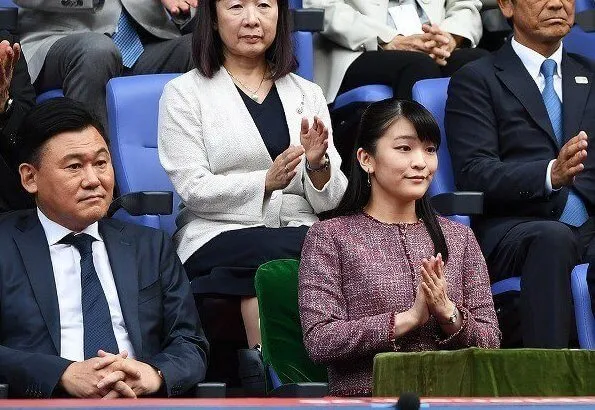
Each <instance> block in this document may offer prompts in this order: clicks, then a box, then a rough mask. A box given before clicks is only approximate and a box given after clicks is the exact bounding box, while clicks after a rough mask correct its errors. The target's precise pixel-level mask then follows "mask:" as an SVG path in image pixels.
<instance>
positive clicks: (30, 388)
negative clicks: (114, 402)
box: [0, 210, 208, 397]
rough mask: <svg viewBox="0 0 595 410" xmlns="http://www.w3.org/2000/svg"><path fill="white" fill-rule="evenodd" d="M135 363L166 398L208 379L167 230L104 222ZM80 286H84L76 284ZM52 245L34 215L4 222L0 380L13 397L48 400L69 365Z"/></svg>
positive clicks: (203, 347)
mask: <svg viewBox="0 0 595 410" xmlns="http://www.w3.org/2000/svg"><path fill="white" fill-rule="evenodd" d="M99 232H100V233H101V235H102V237H103V239H104V241H105V246H106V249H107V253H108V256H109V260H110V265H111V268H112V271H113V275H114V280H115V283H116V287H117V289H118V296H119V299H120V305H121V307H122V313H123V315H124V321H125V323H126V328H127V330H128V336H129V337H130V341H131V343H132V346H133V347H134V350H135V353H136V358H137V360H140V361H143V362H145V363H148V364H151V365H152V366H154V367H156V368H158V369H160V370H161V371H162V373H163V377H164V380H165V386H166V389H167V394H168V396H176V395H180V394H182V393H184V392H186V391H187V390H188V389H189V388H191V387H192V386H194V385H195V384H196V383H197V382H199V381H201V380H202V379H203V378H204V375H205V371H206V366H207V351H208V343H207V341H206V339H205V337H204V334H203V332H202V329H201V324H200V319H199V317H198V312H197V310H196V306H195V304H194V299H193V296H192V293H191V291H190V285H189V282H188V279H187V277H186V273H185V272H184V269H183V267H182V264H181V263H180V260H179V259H178V257H177V255H176V254H175V251H174V249H173V246H172V244H171V241H170V240H169V238H168V237H167V236H166V234H165V233H164V232H161V231H157V230H154V229H151V228H146V227H143V226H137V225H132V224H127V223H123V222H120V221H118V220H115V219H104V220H101V221H100V222H99ZM73 286H78V284H73ZM59 352H60V315H59V310H58V298H57V293H56V286H55V282H54V274H53V271H52V263H51V259H50V252H49V247H48V244H47V239H46V236H45V233H44V231H43V227H42V225H41V223H40V222H39V219H38V218H37V214H36V212H35V210H26V211H16V212H12V213H9V214H6V215H4V216H2V217H0V364H1V365H0V383H8V384H9V396H10V397H50V396H51V395H52V394H54V393H55V390H56V386H57V384H58V382H59V380H60V377H61V375H62V373H63V372H64V370H65V369H66V367H67V366H68V365H69V364H70V363H71V362H69V361H68V360H65V359H62V358H60V357H59V356H58V355H59Z"/></svg>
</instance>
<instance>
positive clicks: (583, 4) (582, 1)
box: [574, 0, 595, 13]
mask: <svg viewBox="0 0 595 410" xmlns="http://www.w3.org/2000/svg"><path fill="white" fill-rule="evenodd" d="M594 8H595V1H594V0H575V2H574V12H575V13H580V12H582V11H585V10H591V9H594Z"/></svg>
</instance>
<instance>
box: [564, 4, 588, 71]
mask: <svg viewBox="0 0 595 410" xmlns="http://www.w3.org/2000/svg"><path fill="white" fill-rule="evenodd" d="M589 1H591V0H589ZM577 4H578V3H577ZM564 48H565V49H566V51H568V52H571V53H576V54H580V55H583V56H585V57H587V58H590V59H591V60H595V33H587V32H585V31H584V30H583V29H582V28H581V27H580V26H579V25H578V24H575V25H574V26H573V27H572V29H570V33H568V34H567V35H566V37H564Z"/></svg>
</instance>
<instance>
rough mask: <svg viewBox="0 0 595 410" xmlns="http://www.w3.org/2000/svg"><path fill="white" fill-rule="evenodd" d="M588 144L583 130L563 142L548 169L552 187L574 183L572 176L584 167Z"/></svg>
mask: <svg viewBox="0 0 595 410" xmlns="http://www.w3.org/2000/svg"><path fill="white" fill-rule="evenodd" d="M588 146H589V138H588V137H587V134H586V133H585V132H584V131H581V132H579V133H578V135H576V136H575V137H572V138H571V139H569V140H568V141H567V142H566V144H564V146H563V147H562V149H561V150H560V153H559V154H558V158H556V161H554V164H553V165H552V169H551V171H550V172H551V181H552V187H553V188H554V189H559V188H561V187H562V186H568V185H572V184H573V183H574V178H575V177H576V176H577V175H578V174H580V173H581V172H582V170H583V169H585V164H584V162H585V159H586V158H587V148H588Z"/></svg>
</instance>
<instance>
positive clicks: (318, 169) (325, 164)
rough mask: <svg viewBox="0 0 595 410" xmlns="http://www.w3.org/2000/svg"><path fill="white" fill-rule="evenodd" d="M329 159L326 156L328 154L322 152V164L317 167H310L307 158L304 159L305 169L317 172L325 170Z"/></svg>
mask: <svg viewBox="0 0 595 410" xmlns="http://www.w3.org/2000/svg"><path fill="white" fill-rule="evenodd" d="M330 162H331V160H330V158H329V157H328V154H324V161H323V162H322V165H321V166H319V167H318V168H312V167H311V166H310V163H309V162H308V159H306V171H310V172H319V171H326V170H327V169H328V167H329V164H330Z"/></svg>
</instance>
